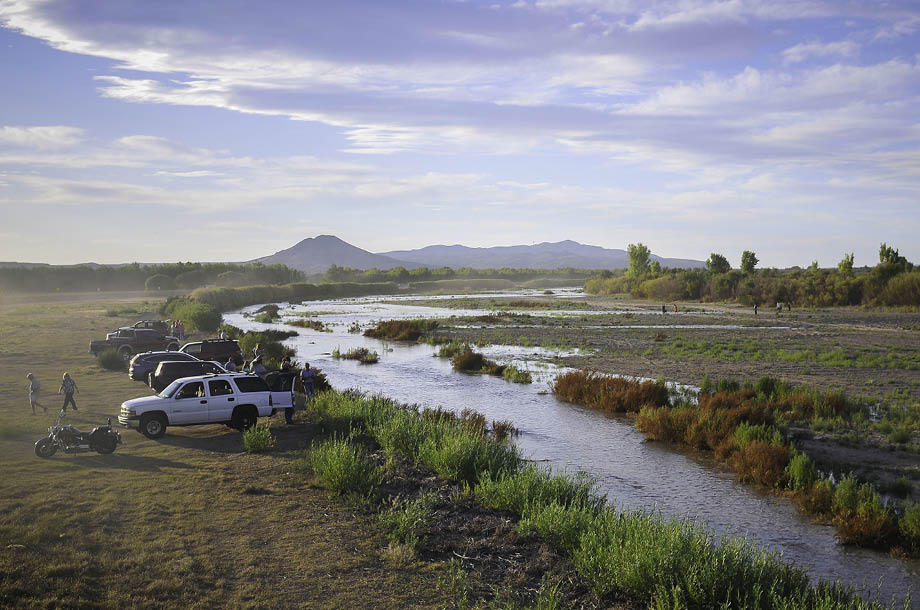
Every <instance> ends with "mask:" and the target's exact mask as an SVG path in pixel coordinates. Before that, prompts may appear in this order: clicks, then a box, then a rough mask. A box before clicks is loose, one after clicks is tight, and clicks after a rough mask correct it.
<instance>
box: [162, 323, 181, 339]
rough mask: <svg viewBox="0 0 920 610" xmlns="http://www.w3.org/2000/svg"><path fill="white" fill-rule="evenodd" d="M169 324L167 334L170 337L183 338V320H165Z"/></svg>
mask: <svg viewBox="0 0 920 610" xmlns="http://www.w3.org/2000/svg"><path fill="white" fill-rule="evenodd" d="M166 322H167V324H169V334H170V336H172V337H175V338H177V339H179V340H180V341H184V340H185V322H183V321H182V320H166Z"/></svg>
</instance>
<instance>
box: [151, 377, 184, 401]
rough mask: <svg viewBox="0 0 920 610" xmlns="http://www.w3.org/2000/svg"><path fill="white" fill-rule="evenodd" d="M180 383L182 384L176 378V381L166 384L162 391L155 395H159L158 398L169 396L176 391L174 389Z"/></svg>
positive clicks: (177, 387)
mask: <svg viewBox="0 0 920 610" xmlns="http://www.w3.org/2000/svg"><path fill="white" fill-rule="evenodd" d="M180 385H182V383H180V382H179V380H178V379H177V380H176V381H173V382H172V383H171V384H169V385H168V386H166V388H165V389H164V390H163V391H162V392H160V393H159V394H157V396H159V397H160V398H169V397H171V396H172V395H173V394H175V393H176V390H177V389H179V386H180Z"/></svg>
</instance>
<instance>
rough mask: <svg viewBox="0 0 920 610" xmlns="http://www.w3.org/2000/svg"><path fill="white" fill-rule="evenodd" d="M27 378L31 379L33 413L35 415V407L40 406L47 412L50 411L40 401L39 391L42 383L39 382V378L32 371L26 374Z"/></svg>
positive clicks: (30, 393)
mask: <svg viewBox="0 0 920 610" xmlns="http://www.w3.org/2000/svg"><path fill="white" fill-rule="evenodd" d="M26 379H28V380H29V405H31V406H32V415H35V407H36V406H39V407H41V408H42V410H44V411H45V413H47V412H48V408H47V407H46V406H44V405H43V404H41V403H40V402H38V393H39V392H40V391H41V388H42V384H40V383H39V382H38V379H37V378H36V377H35V375H33V374H32V373H29V374H28V375H26Z"/></svg>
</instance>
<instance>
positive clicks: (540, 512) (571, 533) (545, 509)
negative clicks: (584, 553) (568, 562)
mask: <svg viewBox="0 0 920 610" xmlns="http://www.w3.org/2000/svg"><path fill="white" fill-rule="evenodd" d="M597 515H598V513H597V511H596V510H595V509H594V507H591V506H589V505H585V504H581V505H579V504H570V505H568V506H563V505H561V504H558V503H556V502H551V503H549V504H536V505H530V506H528V507H527V508H526V509H525V510H524V515H523V517H522V519H521V520H520V522H518V532H519V533H521V534H526V533H528V532H536V533H537V534H539V535H540V537H541V538H543V539H544V540H546V541H547V542H548V543H550V544H551V545H552V546H554V547H555V548H557V549H560V550H562V551H565V552H566V553H569V554H572V553H574V552H575V550H576V549H577V548H578V546H579V544H580V542H581V536H582V534H583V533H584V532H585V530H587V529H588V527H589V526H590V525H591V523H592V522H593V521H594V520H595V519H596V518H597Z"/></svg>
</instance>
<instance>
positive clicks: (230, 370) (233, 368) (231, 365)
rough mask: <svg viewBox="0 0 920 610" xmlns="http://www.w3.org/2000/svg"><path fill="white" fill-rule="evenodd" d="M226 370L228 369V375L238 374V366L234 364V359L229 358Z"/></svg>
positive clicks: (225, 365) (225, 366)
mask: <svg viewBox="0 0 920 610" xmlns="http://www.w3.org/2000/svg"><path fill="white" fill-rule="evenodd" d="M224 368H225V369H227V372H228V373H235V372H236V364H235V363H234V362H233V358H227V361H226V362H225V363H224Z"/></svg>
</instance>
